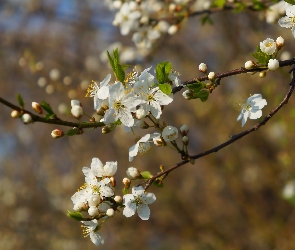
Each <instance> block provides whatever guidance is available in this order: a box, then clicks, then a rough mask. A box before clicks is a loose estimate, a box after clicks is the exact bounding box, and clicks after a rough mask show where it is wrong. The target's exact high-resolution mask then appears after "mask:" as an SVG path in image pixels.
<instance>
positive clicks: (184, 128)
mask: <svg viewBox="0 0 295 250" xmlns="http://www.w3.org/2000/svg"><path fill="white" fill-rule="evenodd" d="M179 130H180V134H181V135H182V136H185V135H187V133H188V131H189V129H188V126H187V125H182V126H181V128H180V129H179Z"/></svg>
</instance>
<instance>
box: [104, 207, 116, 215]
mask: <svg viewBox="0 0 295 250" xmlns="http://www.w3.org/2000/svg"><path fill="white" fill-rule="evenodd" d="M114 214H115V210H114V209H113V208H109V209H108V210H107V211H106V215H107V216H109V217H113V216H114Z"/></svg>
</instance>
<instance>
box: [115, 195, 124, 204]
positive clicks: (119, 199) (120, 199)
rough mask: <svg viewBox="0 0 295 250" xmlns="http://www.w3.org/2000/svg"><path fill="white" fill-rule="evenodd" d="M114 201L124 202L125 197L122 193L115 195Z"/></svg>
mask: <svg viewBox="0 0 295 250" xmlns="http://www.w3.org/2000/svg"><path fill="white" fill-rule="evenodd" d="M114 201H115V202H117V203H122V201H123V198H122V197H121V196H120V195H117V196H115V198H114Z"/></svg>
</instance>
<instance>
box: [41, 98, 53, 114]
mask: <svg viewBox="0 0 295 250" xmlns="http://www.w3.org/2000/svg"><path fill="white" fill-rule="evenodd" d="M41 107H42V108H43V109H44V110H45V111H46V112H47V113H48V114H54V112H53V110H52V108H51V107H50V105H49V104H48V103H47V102H45V101H42V103H41Z"/></svg>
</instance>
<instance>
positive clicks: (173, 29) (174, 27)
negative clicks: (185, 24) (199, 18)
mask: <svg viewBox="0 0 295 250" xmlns="http://www.w3.org/2000/svg"><path fill="white" fill-rule="evenodd" d="M177 31H178V26H177V25H171V26H170V27H169V29H168V34H169V35H174V34H176V32H177Z"/></svg>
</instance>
